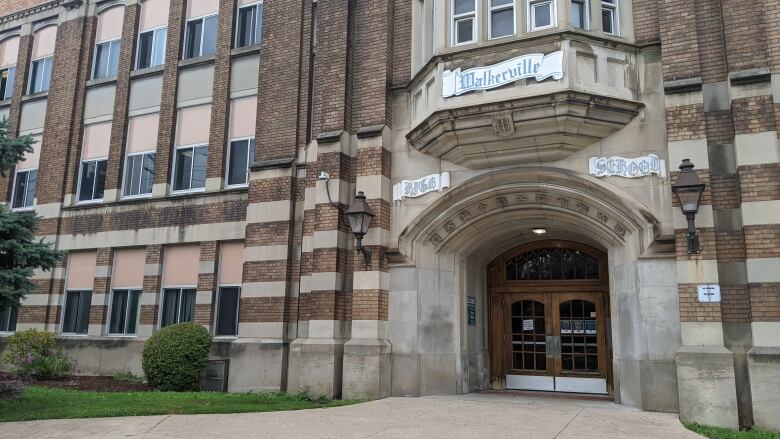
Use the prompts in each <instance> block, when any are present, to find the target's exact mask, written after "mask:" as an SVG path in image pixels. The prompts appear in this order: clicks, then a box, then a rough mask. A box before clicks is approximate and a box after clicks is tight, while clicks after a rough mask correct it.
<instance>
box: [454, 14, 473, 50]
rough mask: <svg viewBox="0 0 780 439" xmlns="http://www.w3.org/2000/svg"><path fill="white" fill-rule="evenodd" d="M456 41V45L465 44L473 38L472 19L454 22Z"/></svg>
mask: <svg viewBox="0 0 780 439" xmlns="http://www.w3.org/2000/svg"><path fill="white" fill-rule="evenodd" d="M455 26H456V28H457V29H456V32H457V39H456V41H455V43H456V44H460V43H466V42H469V41H471V40H472V38H473V36H474V18H473V17H472V18H466V19H463V20H458V21H456V22H455Z"/></svg>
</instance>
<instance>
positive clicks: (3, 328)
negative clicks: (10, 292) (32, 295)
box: [0, 306, 18, 332]
mask: <svg viewBox="0 0 780 439" xmlns="http://www.w3.org/2000/svg"><path fill="white" fill-rule="evenodd" d="M17 310H18V309H17V308H16V307H15V306H8V307H5V308H3V309H0V332H14V331H16V312H17Z"/></svg>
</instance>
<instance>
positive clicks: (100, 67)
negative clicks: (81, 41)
mask: <svg viewBox="0 0 780 439" xmlns="http://www.w3.org/2000/svg"><path fill="white" fill-rule="evenodd" d="M121 42H122V41H121V40H120V39H119V38H117V39H116V40H112V41H106V42H103V43H99V44H97V45H96V46H95V62H94V65H93V66H92V79H103V78H113V77H114V76H116V70H117V68H118V67H119V47H120V43H121Z"/></svg>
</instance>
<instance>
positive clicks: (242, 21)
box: [236, 2, 263, 47]
mask: <svg viewBox="0 0 780 439" xmlns="http://www.w3.org/2000/svg"><path fill="white" fill-rule="evenodd" d="M262 32H263V3H262V2H260V3H257V4H255V5H251V6H244V7H242V8H239V9H238V24H237V26H236V47H246V46H251V45H253V44H258V43H260V38H261V37H262V36H263V33H262Z"/></svg>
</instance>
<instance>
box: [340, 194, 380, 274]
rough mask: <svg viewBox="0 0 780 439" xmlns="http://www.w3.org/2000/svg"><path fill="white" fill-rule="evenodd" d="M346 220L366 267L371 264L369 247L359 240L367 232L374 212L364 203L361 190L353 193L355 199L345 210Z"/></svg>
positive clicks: (364, 199)
mask: <svg viewBox="0 0 780 439" xmlns="http://www.w3.org/2000/svg"><path fill="white" fill-rule="evenodd" d="M344 215H346V217H347V220H348V221H349V227H350V228H351V229H352V233H353V234H354V235H355V240H356V241H357V243H356V248H355V249H356V250H357V251H359V252H361V253H363V265H364V266H366V267H370V266H371V249H367V248H365V247H363V245H362V243H361V241H362V240H363V237H364V236H365V235H366V233H368V227H369V226H370V225H371V220H372V219H374V214H373V213H371V209H370V208H369V207H368V203H366V196H365V195H364V194H363V192H358V193H357V195H355V200H354V201H353V202H352V205H351V206H349V209H347V211H346V212H344Z"/></svg>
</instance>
